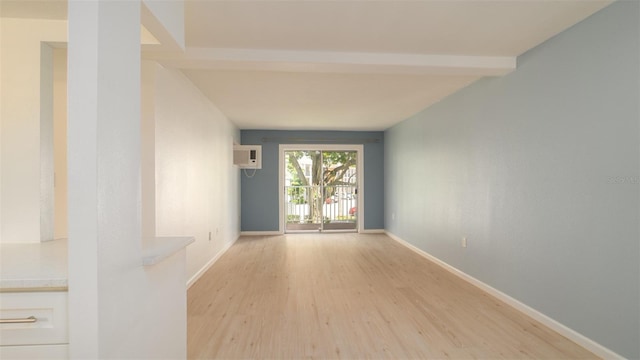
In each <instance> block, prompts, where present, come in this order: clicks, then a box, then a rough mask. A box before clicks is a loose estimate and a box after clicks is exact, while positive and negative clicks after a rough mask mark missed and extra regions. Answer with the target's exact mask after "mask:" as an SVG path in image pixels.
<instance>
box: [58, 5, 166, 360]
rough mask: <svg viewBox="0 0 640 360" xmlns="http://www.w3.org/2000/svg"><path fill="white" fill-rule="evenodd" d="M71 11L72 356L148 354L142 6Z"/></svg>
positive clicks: (88, 7) (71, 8) (77, 7)
mask: <svg viewBox="0 0 640 360" xmlns="http://www.w3.org/2000/svg"><path fill="white" fill-rule="evenodd" d="M68 15H69V47H68V67H69V72H68V96H69V109H68V110H69V123H68V149H69V155H68V157H69V164H68V166H69V178H68V181H69V183H68V184H69V191H68V194H69V195H68V196H69V259H70V260H69V309H70V310H71V311H70V312H69V339H70V355H71V357H72V358H146V357H148V356H147V353H146V352H145V351H146V350H147V349H146V347H145V346H143V344H139V345H138V344H137V343H138V340H139V336H140V334H141V333H143V331H144V330H147V329H144V327H145V325H146V324H145V322H144V321H140V320H141V319H140V317H141V314H142V313H144V309H145V306H146V304H145V303H144V291H145V284H146V283H145V273H144V270H143V268H142V267H141V258H142V252H141V241H140V238H141V225H140V224H141V221H140V201H141V200H140V199H141V195H140V147H141V143H140V2H139V1H134V0H129V1H103V0H98V1H71V2H69V13H68ZM157 315H158V316H161V314H157Z"/></svg>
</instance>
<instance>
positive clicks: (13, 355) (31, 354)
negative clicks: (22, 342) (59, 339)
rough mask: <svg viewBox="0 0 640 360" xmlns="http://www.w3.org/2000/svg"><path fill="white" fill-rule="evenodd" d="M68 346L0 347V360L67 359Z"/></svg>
mask: <svg viewBox="0 0 640 360" xmlns="http://www.w3.org/2000/svg"><path fill="white" fill-rule="evenodd" d="M68 358H69V346H68V345H32V346H0V359H68Z"/></svg>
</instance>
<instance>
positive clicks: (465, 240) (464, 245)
mask: <svg viewBox="0 0 640 360" xmlns="http://www.w3.org/2000/svg"><path fill="white" fill-rule="evenodd" d="M461 245H462V247H463V248H466V247H467V238H466V237H463V238H462V244H461Z"/></svg>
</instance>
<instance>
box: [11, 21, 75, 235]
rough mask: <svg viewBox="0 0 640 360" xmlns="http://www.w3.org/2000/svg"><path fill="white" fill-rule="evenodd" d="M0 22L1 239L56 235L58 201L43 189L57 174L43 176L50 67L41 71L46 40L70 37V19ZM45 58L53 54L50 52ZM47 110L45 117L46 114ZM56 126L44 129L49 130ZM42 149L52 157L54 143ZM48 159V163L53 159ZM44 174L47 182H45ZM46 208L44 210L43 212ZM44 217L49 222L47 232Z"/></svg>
mask: <svg viewBox="0 0 640 360" xmlns="http://www.w3.org/2000/svg"><path fill="white" fill-rule="evenodd" d="M0 27H1V28H0V42H1V44H0V46H1V49H2V51H0V57H1V58H2V60H1V64H2V65H1V68H0V72H1V74H2V76H0V89H2V91H1V94H0V102H1V105H2V106H0V127H1V128H2V131H1V137H2V138H1V140H0V146H1V147H2V149H1V151H0V156H1V157H2V159H1V162H0V163H1V164H2V171H1V173H2V175H1V176H2V177H1V183H0V192H1V193H2V195H1V206H0V208H1V210H0V211H1V212H0V214H1V215H2V217H1V219H0V222H1V223H2V227H1V231H0V241H2V242H39V241H41V240H49V238H51V237H52V235H53V234H52V231H51V230H52V226H51V221H50V217H51V213H52V212H53V206H52V204H53V202H52V196H51V194H50V193H42V194H41V189H48V190H47V191H52V185H53V184H52V181H53V177H52V176H50V175H51V174H45V175H46V176H44V177H41V121H51V119H50V117H49V115H50V109H49V106H50V101H49V100H50V92H51V91H52V89H51V88H48V87H41V80H42V77H43V76H42V75H47V72H45V73H42V72H41V70H42V65H43V64H42V62H41V60H42V59H41V55H42V49H43V48H44V49H45V50H48V46H46V45H45V46H44V47H42V42H46V41H65V39H66V22H64V21H55V20H32V19H8V18H2V21H1V23H0ZM45 55H50V54H45ZM45 58H46V59H49V60H50V56H46V57H45ZM47 61H48V60H47ZM44 65H45V67H44V68H45V69H50V66H49V65H50V64H44ZM48 75H50V74H48ZM44 78H45V79H46V78H47V77H46V76H44ZM49 80H50V78H49ZM41 91H43V92H44V95H45V96H44V97H43V96H42V95H43V94H41ZM41 98H42V101H44V102H43V103H42V104H45V103H46V104H48V105H49V106H47V107H42V106H41ZM43 110H44V115H46V117H42V115H43V114H41V111H43ZM46 125H49V124H46ZM51 129H52V127H49V128H48V129H42V130H47V131H49V132H50V131H51ZM49 135H50V134H47V137H45V138H44V139H45V144H46V145H48V146H50V145H51V141H49V140H51V137H50V136H49ZM42 151H44V154H45V155H47V156H46V157H43V159H44V158H47V159H49V155H50V154H49V153H48V152H47V151H52V149H42ZM44 165H45V166H44V168H47V169H48V168H50V165H51V164H49V163H47V164H44ZM41 179H43V180H46V181H47V183H43V184H41ZM41 185H42V186H41ZM41 195H43V197H42V198H41ZM41 200H43V201H45V202H46V203H45V205H46V206H44V207H43V206H41ZM41 209H43V210H44V211H43V214H44V215H45V216H43V217H41ZM41 218H42V219H43V220H44V224H45V227H46V229H45V231H44V232H43V234H41ZM43 235H44V236H43Z"/></svg>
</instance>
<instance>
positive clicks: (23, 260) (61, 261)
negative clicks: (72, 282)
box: [0, 239, 68, 291]
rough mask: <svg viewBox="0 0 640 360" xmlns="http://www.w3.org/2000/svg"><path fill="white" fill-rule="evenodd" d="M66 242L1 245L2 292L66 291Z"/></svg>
mask: <svg viewBox="0 0 640 360" xmlns="http://www.w3.org/2000/svg"><path fill="white" fill-rule="evenodd" d="M67 284H68V281H67V240H66V239H62V240H52V241H46V242H41V243H24V244H0V290H1V291H20V290H22V291H26V290H49V291H51V290H66V289H67Z"/></svg>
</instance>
